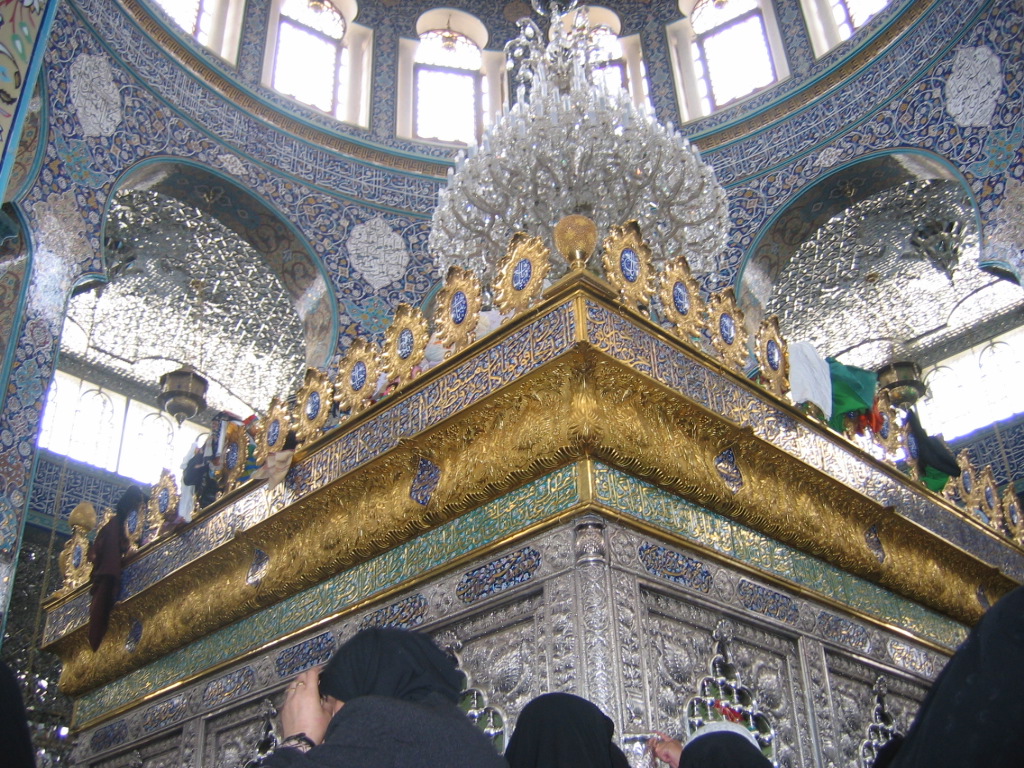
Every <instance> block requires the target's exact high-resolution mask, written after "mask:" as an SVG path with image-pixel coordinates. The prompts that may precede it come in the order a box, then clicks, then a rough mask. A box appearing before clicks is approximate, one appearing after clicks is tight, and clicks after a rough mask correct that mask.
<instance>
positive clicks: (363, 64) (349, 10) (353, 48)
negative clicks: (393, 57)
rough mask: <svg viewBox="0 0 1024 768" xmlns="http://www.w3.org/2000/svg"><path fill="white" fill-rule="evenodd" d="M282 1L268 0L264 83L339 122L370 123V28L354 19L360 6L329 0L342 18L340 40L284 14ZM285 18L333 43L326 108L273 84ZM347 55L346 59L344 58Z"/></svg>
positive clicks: (350, 0)
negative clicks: (330, 80) (331, 67)
mask: <svg viewBox="0 0 1024 768" xmlns="http://www.w3.org/2000/svg"><path fill="white" fill-rule="evenodd" d="M283 5H284V0H271V8H270V16H269V22H268V23H267V40H266V46H265V48H264V54H263V74H262V78H261V83H262V84H263V86H264V87H266V88H268V89H270V90H272V91H273V92H274V93H275V94H277V95H279V96H281V97H282V98H285V99H289V100H291V101H293V102H294V103H295V104H298V105H302V106H303V107H305V108H307V109H312V110H315V111H316V112H318V113H320V114H323V115H327V116H329V117H332V118H334V119H335V120H338V121H339V122H342V123H346V124H349V125H354V126H356V127H358V128H364V129H368V128H369V127H370V84H371V82H372V64H373V61H372V59H373V30H371V29H370V28H369V27H365V26H363V25H362V24H359V23H358V22H357V21H356V18H357V17H358V14H359V8H358V5H357V4H356V2H355V0H331V5H333V6H334V9H335V10H336V11H338V13H340V14H341V16H342V18H344V19H345V35H344V37H342V39H341V40H337V39H336V38H333V37H331V36H330V35H326V34H324V33H323V32H320V31H319V30H317V29H313V28H311V27H308V26H307V25H305V24H303V23H302V22H301V21H298V20H296V19H293V18H291V17H290V16H285V15H284V14H283V13H282V12H281V8H282V6H283ZM285 21H287V23H288V24H291V25H292V26H293V27H296V28H298V29H301V30H302V31H303V32H307V33H310V34H312V35H314V36H316V37H317V38H318V39H320V40H324V41H325V42H330V43H331V44H332V45H335V46H336V50H335V57H334V62H335V63H334V72H335V74H334V85H333V88H332V90H331V106H332V108H331V111H329V112H328V111H325V110H323V109H321V108H320V107H318V106H316V105H314V104H310V103H308V102H305V101H302V100H301V99H298V98H296V97H295V96H292V95H291V94H288V93H285V92H284V91H281V90H278V89H277V88H275V87H274V78H275V74H276V71H277V60H278V48H279V46H278V41H279V37H280V29H281V24H282V22H285ZM346 56H347V57H348V61H347V62H344V59H345V57H346ZM343 62H344V65H343ZM342 93H344V95H345V98H344V99H342V98H340V94H342Z"/></svg>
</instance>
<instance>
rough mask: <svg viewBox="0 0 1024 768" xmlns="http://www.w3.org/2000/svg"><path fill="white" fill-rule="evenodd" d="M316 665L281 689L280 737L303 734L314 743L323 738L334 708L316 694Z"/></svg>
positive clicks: (318, 687)
mask: <svg viewBox="0 0 1024 768" xmlns="http://www.w3.org/2000/svg"><path fill="white" fill-rule="evenodd" d="M320 669H321V667H313V668H312V669H307V670H306V671H305V672H303V673H302V674H300V675H299V676H298V677H296V678H295V679H294V680H293V681H292V682H290V683H289V684H288V687H287V688H286V689H285V690H286V694H285V698H284V704H282V705H281V730H282V731H283V734H282V736H281V740H282V741H283V740H284V739H286V738H288V737H289V736H294V735H295V734H297V733H304V734H306V736H308V737H309V738H310V740H312V742H313V743H314V744H319V743H320V742H322V741H323V740H324V734H325V733H327V724H328V723H329V722H331V718H332V717H333V716H334V712H335V709H334V708H333V707H330V706H328V705H327V704H326V703H325V702H324V701H323V700H321V698H320Z"/></svg>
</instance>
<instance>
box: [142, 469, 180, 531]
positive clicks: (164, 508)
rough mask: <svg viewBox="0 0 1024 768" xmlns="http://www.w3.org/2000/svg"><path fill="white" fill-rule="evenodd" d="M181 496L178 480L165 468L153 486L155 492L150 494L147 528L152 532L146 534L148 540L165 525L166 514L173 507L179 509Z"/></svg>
mask: <svg viewBox="0 0 1024 768" xmlns="http://www.w3.org/2000/svg"><path fill="white" fill-rule="evenodd" d="M180 498H181V495H180V493H179V492H178V481H177V480H176V479H175V477H174V473H173V472H171V471H170V470H167V469H165V470H163V471H162V472H161V473H160V479H159V480H158V481H157V483H156V485H154V486H153V492H152V493H151V494H150V496H149V504H148V507H147V512H148V514H147V523H146V528H147V529H148V530H149V531H150V533H148V534H146V538H147V540H148V539H152V538H153V537H155V536H156V534H157V532H158V531H159V530H160V526H161V525H163V522H164V515H165V514H167V512H169V511H170V510H172V509H173V510H177V509H178V500H179V499H180Z"/></svg>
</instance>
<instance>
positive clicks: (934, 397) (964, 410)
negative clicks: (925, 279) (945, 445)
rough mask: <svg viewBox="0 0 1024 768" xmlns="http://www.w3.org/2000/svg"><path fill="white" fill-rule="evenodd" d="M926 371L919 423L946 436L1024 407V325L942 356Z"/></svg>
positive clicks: (958, 434) (960, 433) (966, 431)
mask: <svg viewBox="0 0 1024 768" xmlns="http://www.w3.org/2000/svg"><path fill="white" fill-rule="evenodd" d="M924 377H925V383H926V384H927V385H928V396H927V397H925V398H923V399H922V401H921V402H920V403H919V404H918V411H919V414H920V416H921V423H922V424H923V425H924V426H925V428H926V429H927V430H928V431H929V432H931V433H934V434H942V436H943V437H944V438H945V439H946V440H947V441H950V440H955V439H956V438H958V437H962V436H964V435H968V434H970V433H971V432H974V431H975V430H976V429H980V428H982V427H987V426H989V425H990V424H994V423H996V422H997V421H1003V420H1005V419H1008V418H1010V417H1011V416H1014V415H1015V414H1018V413H1021V412H1024V401H1022V397H1021V395H1020V385H1019V382H1021V381H1024V328H1018V329H1016V330H1013V331H1010V332H1009V333H1005V334H1003V335H1002V336H998V337H996V338H995V339H993V340H992V341H990V342H987V343H985V344H982V345H980V346H977V347H974V348H972V349H969V350H967V351H966V352H962V353H960V354H959V355H956V356H954V357H951V358H949V359H947V360H943V361H942V362H941V363H939V364H938V365H936V366H933V367H932V368H929V369H928V370H926V371H925V372H924Z"/></svg>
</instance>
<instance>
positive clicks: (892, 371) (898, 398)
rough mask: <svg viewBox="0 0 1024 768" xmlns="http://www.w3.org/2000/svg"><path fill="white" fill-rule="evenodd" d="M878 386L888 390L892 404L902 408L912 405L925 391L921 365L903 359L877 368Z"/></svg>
mask: <svg viewBox="0 0 1024 768" xmlns="http://www.w3.org/2000/svg"><path fill="white" fill-rule="evenodd" d="M878 388H879V389H884V390H888V392H889V398H890V400H891V401H892V404H893V405H896V406H900V407H902V408H907V407H909V406H911V405H913V404H914V403H916V402H917V401H918V399H919V398H920V397H921V396H922V395H923V394H924V393H925V386H924V382H922V381H921V366H919V365H918V364H917V363H914V362H911V361H909V360H903V361H898V362H894V363H889V365H886V366H884V367H882V368H879V369H878Z"/></svg>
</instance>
